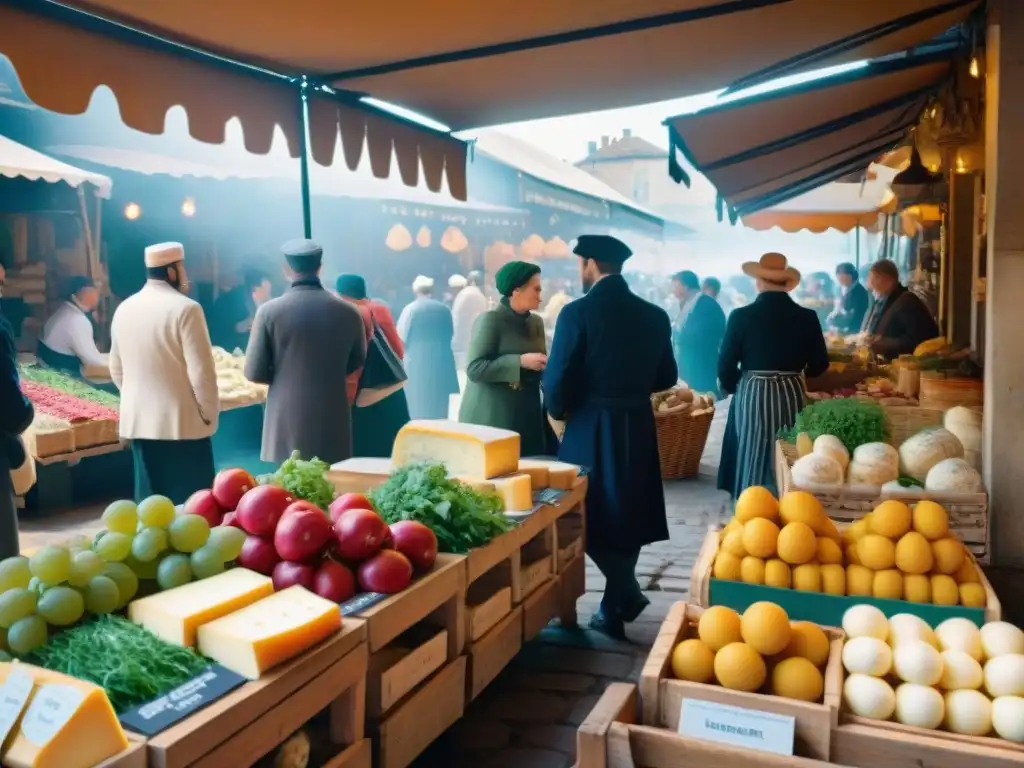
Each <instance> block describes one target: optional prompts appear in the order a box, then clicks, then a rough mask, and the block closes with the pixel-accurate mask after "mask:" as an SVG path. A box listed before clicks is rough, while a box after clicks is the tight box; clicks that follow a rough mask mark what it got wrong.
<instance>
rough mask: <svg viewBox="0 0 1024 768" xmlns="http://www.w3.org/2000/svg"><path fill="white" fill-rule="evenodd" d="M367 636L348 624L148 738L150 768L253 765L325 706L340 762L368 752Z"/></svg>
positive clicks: (355, 622) (357, 623) (363, 627)
mask: <svg viewBox="0 0 1024 768" xmlns="http://www.w3.org/2000/svg"><path fill="white" fill-rule="evenodd" d="M366 637H367V635H366V625H365V623H364V622H362V621H359V620H357V619H348V618H346V619H344V620H343V622H342V628H341V631H340V632H339V633H338V634H336V635H334V636H333V637H331V638H328V639H327V640H324V641H323V642H322V643H320V644H319V645H317V646H314V647H313V648H312V649H310V650H309V651H307V652H306V653H304V654H302V655H301V656H298V657H296V658H295V659H293V660H292V661H290V662H288V663H287V664H285V665H283V666H281V667H279V668H277V669H275V670H273V671H272V672H270V673H269V674H267V675H265V676H263V677H262V678H260V679H259V680H255V681H253V682H249V683H246V684H244V685H243V686H242V687H241V688H239V689H238V690H236V691H233V692H232V693H229V694H228V695H227V696H224V697H223V698H220V699H218V700H217V701H215V702H213V703H212V704H210V705H209V706H208V707H205V708H203V709H201V710H199V711H198V712H196V713H195V714H194V715H191V716H190V717H188V718H187V719H185V720H183V721H181V722H180V723H178V724H177V725H174V726H171V727H170V728H168V729H167V730H166V731H163V732H162V733H159V734H157V735H156V736H153V737H152V738H150V739H149V741H148V742H147V752H148V756H149V766H150V768H185V766H189V768H223V766H228V765H252V764H253V763H255V762H256V761H258V760H259V759H260V758H261V757H263V756H264V755H266V754H267V753H269V752H271V751H272V750H273V749H274V748H275V747H277V746H278V745H280V744H281V743H282V741H284V740H286V739H287V737H288V736H290V735H291V734H292V733H294V732H295V731H297V730H298V729H299V728H301V727H302V726H303V725H305V724H306V723H307V722H308V721H310V720H311V719H312V718H313V717H314V716H316V715H317V714H319V713H320V712H321V711H322V710H324V709H329V720H330V738H331V741H332V742H333V743H334V744H335V745H337V747H338V748H339V750H340V754H339V755H338V756H337V758H336V760H339V761H340V759H341V758H342V757H343V756H345V755H349V756H350V757H353V758H354V757H356V756H357V755H358V754H359V753H360V752H361V751H362V750H363V749H365V747H364V746H363V745H361V743H360V742H361V741H362V740H363V719H364V717H363V712H364V702H365V696H366V692H365V691H366V666H367V644H366ZM331 764H334V765H339V766H342V765H344V766H351V768H355V766H357V765H359V763H358V762H336V763H333V762H332V763H331Z"/></svg>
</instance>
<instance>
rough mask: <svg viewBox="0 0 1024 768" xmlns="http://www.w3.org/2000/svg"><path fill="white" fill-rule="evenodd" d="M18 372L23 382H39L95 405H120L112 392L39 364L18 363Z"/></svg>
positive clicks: (115, 406)
mask: <svg viewBox="0 0 1024 768" xmlns="http://www.w3.org/2000/svg"><path fill="white" fill-rule="evenodd" d="M18 374H19V375H20V377H21V380H22V381H23V382H25V381H30V382H32V383H34V384H41V385H43V386H46V387H50V388H51V389H56V390H59V391H61V392H64V393H66V394H69V395H74V396H75V397H78V398H81V399H82V400H87V401H89V402H91V403H96V405H102V406H106V407H107V408H112V409H114V410H115V411H116V410H117V409H118V408H119V407H120V405H121V399H120V398H119V397H118V396H117V395H115V394H114V393H113V392H105V391H104V390H102V389H97V388H96V387H93V386H90V385H89V384H87V383H85V382H84V381H82V380H81V379H76V378H75V377H74V376H71V375H69V374H66V373H64V372H62V371H56V370H54V369H52V368H46V367H44V366H41V365H19V366H18Z"/></svg>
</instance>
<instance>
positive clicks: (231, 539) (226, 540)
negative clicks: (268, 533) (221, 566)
mask: <svg viewBox="0 0 1024 768" xmlns="http://www.w3.org/2000/svg"><path fill="white" fill-rule="evenodd" d="M193 517H195V515H193ZM243 544H245V531H243V530H242V529H241V528H235V526H233V525H218V526H217V527H216V528H211V529H210V538H209V540H208V541H207V542H206V545H207V546H209V547H215V548H216V549H217V551H218V552H220V559H221V560H222V561H224V562H225V563H230V562H231V561H232V560H237V559H238V556H239V555H240V554H241V552H242V545H243Z"/></svg>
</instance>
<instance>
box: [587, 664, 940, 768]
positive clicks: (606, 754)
mask: <svg viewBox="0 0 1024 768" xmlns="http://www.w3.org/2000/svg"><path fill="white" fill-rule="evenodd" d="M752 765H756V766H758V767H759V768H829V766H833V765H834V764H833V763H826V762H822V761H820V760H812V759H808V758H805V757H784V756H782V755H775V754H771V753H768V752H753V751H752V750H749V749H742V748H740V747H730V746H725V745H723V744H715V743H713V742H710V741H701V740H699V739H691V738H687V737H685V736H680V735H679V734H678V733H675V732H674V731H670V730H667V729H665V728H657V727H652V726H649V725H638V724H637V689H636V686H635V685H629V684H627V683H612V684H611V685H609V686H608V687H607V688H606V689H605V691H604V695H602V696H601V698H600V699H599V700H598V702H597V705H596V706H595V707H594V709H593V710H591V712H590V714H589V715H588V716H587V719H586V720H584V721H583V723H582V724H581V725H580V727H579V730H578V731H577V732H576V766H577V768H635V767H636V766H643V768H682V766H713V767H714V768H750V766H752ZM879 765H881V764H879ZM915 768H920V766H916V767H915ZM929 768H930V765H929Z"/></svg>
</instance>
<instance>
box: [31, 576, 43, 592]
mask: <svg viewBox="0 0 1024 768" xmlns="http://www.w3.org/2000/svg"><path fill="white" fill-rule="evenodd" d="M28 590H29V591H30V592H35V593H36V594H37V595H41V594H43V592H45V591H46V584H44V583H43V581H42V580H41V579H38V578H36V577H35V576H33V577H32V578H31V579H29V580H28Z"/></svg>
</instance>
